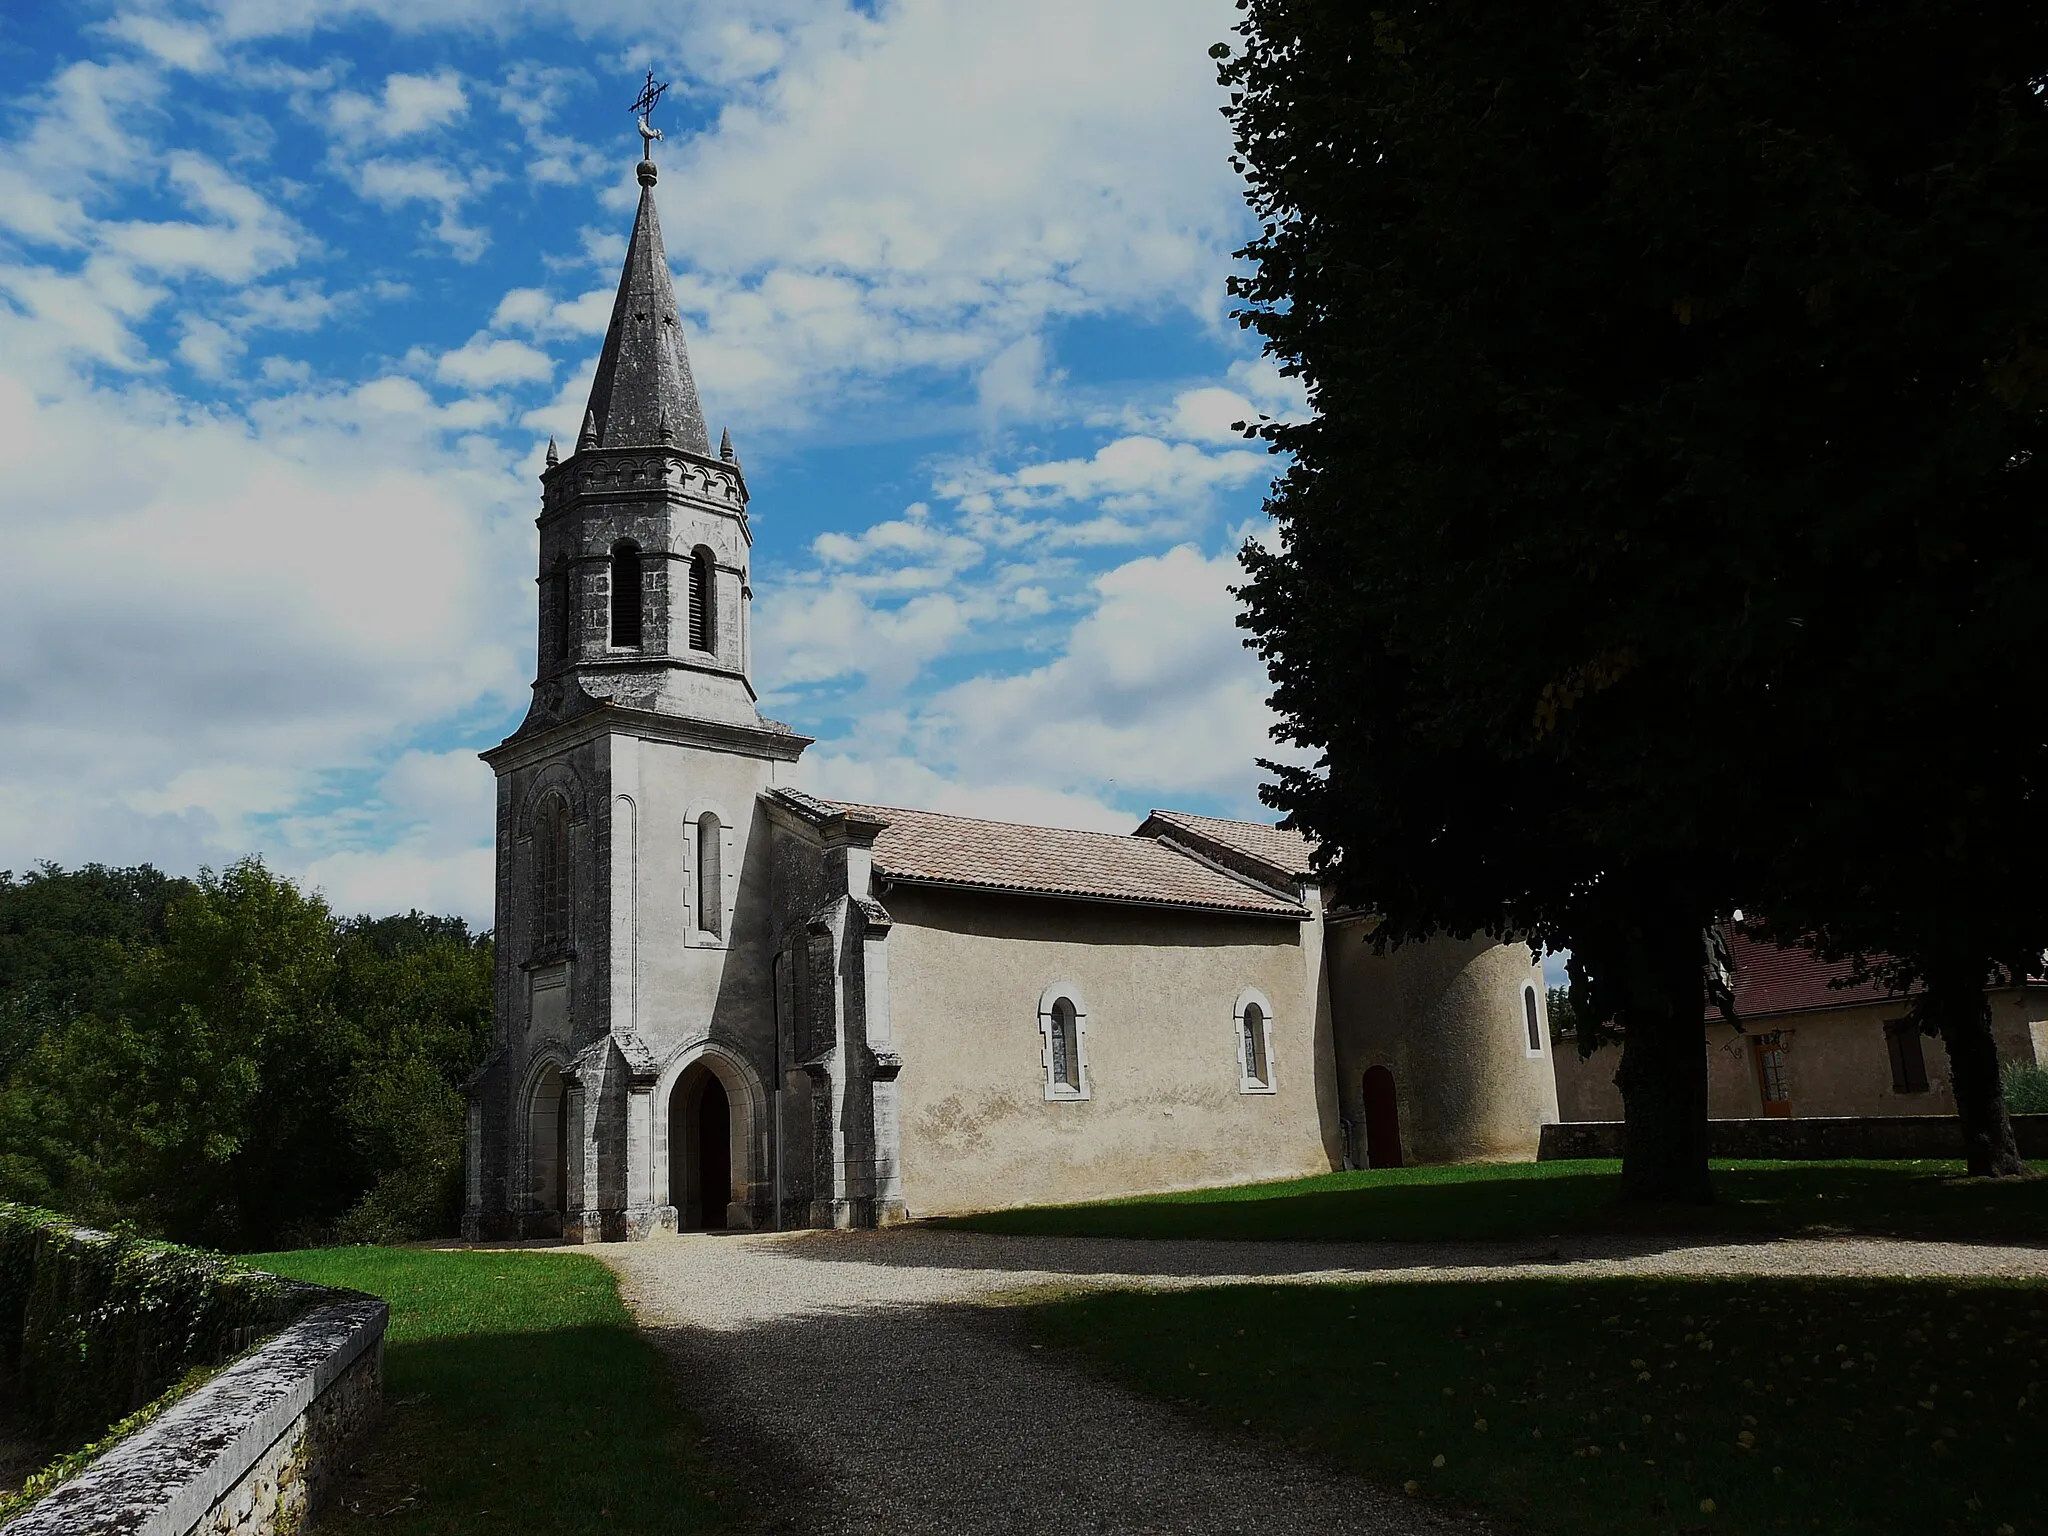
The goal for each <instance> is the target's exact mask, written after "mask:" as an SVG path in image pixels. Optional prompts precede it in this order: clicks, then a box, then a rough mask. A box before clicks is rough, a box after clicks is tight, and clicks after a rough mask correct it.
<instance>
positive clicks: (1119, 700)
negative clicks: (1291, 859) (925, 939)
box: [798, 545, 1291, 831]
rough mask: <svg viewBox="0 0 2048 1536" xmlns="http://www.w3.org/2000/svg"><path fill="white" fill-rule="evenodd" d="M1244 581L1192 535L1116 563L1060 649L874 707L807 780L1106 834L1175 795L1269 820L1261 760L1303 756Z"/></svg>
mask: <svg viewBox="0 0 2048 1536" xmlns="http://www.w3.org/2000/svg"><path fill="white" fill-rule="evenodd" d="M1240 576H1241V572H1240V570H1239V568H1238V565H1237V562H1236V560H1235V559H1234V558H1233V557H1231V556H1228V555H1222V556H1216V557H1205V556H1204V555H1202V554H1201V553H1200V551H1198V550H1197V549H1195V548H1194V547H1193V546H1190V545H1183V546H1179V547H1177V548H1174V549H1171V550H1168V551H1166V552H1165V553H1163V554H1159V555H1147V556H1143V557H1141V558H1139V559H1135V560H1131V561H1128V562H1126V563H1125V564H1123V565H1120V566H1117V567H1116V568H1114V569H1113V570H1110V571H1108V572H1106V573H1104V574H1103V575H1101V576H1100V577H1098V578H1097V579H1096V580H1095V581H1094V583H1093V584H1092V594H1091V595H1092V598H1093V602H1092V604H1091V606H1090V608H1089V611H1088V612H1087V613H1086V614H1085V615H1083V616H1082V617H1081V618H1080V619H1079V621H1078V622H1076V623H1075V624H1074V625H1073V626H1072V628H1071V629H1070V630H1068V631H1067V633H1066V634H1065V635H1064V636H1063V637H1062V642H1061V645H1060V648H1059V651H1058V654H1057V655H1056V656H1054V657H1053V659H1051V660H1049V661H1047V662H1045V663H1044V664H1042V665H1040V666H1037V667H1033V668H1030V669H1029V670H1026V671H1021V672H1004V671H989V672H985V673H982V674H980V675H976V676H972V677H969V678H967V679H965V680H963V681H961V682H957V683H954V684H953V685H951V686H949V687H946V688H944V689H941V690H939V691H937V692H936V693H934V694H932V695H931V696H930V697H929V698H927V699H924V700H922V701H917V702H913V703H910V704H908V705H907V706H905V707H902V708H899V709H894V710H888V709H875V710H870V711H868V712H867V713H865V714H864V715H863V716H862V718H861V721H860V723H859V724H858V725H857V726H856V727H855V728H854V730H853V733H852V735H851V736H850V737H849V738H847V739H844V740H834V741H829V742H826V743H824V744H823V745H822V746H821V747H820V748H819V749H817V750H816V752H815V758H816V760H815V761H807V762H806V763H805V764H803V765H802V766H801V767H800V770H799V774H798V779H799V782H802V783H804V784H807V785H809V786H811V787H814V788H816V789H817V791H818V792H819V793H821V794H832V795H837V796H840V797H843V798H849V799H875V800H880V801H881V802H883V803H885V804H910V805H923V806H929V807H931V808H934V809H939V810H952V811H958V812H961V813H963V814H972V815H989V816H998V817H1005V818H1009V819H1014V820H1021V821H1043V822H1046V823H1049V824H1057V825H1070V826H1084V827H1099V828H1103V829H1105V830H1119V831H1126V830H1129V828H1130V827H1131V826H1132V825H1133V819H1134V811H1133V809H1132V808H1131V807H1133V806H1138V807H1149V806H1151V805H1155V804H1162V803H1170V802H1172V801H1173V800H1174V799H1176V798H1180V799H1183V800H1185V799H1188V798H1193V799H1196V800H1198V801H1200V802H1201V803H1202V804H1203V805H1205V806H1222V807H1224V808H1226V809H1229V810H1231V811H1233V812H1234V813H1236V814H1241V815H1254V816H1256V815H1258V814H1260V812H1259V809H1258V806H1257V800H1256V791H1257V785H1258V782H1259V769H1258V767H1257V759H1258V758H1260V757H1281V758H1285V757H1288V756H1289V755H1291V754H1289V753H1287V752H1285V751H1282V750H1281V749H1279V748H1278V747H1276V745H1275V744H1274V742H1273V741H1272V739H1271V735H1270V728H1271V725H1272V721H1273V716H1272V712H1271V710H1270V709H1269V708H1268V706H1267V704H1266V702H1265V699H1266V694H1267V692H1268V688H1269V683H1268V680H1267V678H1266V675H1265V672H1264V670H1263V668H1262V667H1261V666H1260V664H1259V662H1258V659H1257V658H1256V657H1255V656H1254V655H1252V654H1251V653H1250V652H1249V651H1247V650H1246V649H1245V648H1244V646H1243V643H1242V642H1243V632H1242V631H1241V630H1239V629H1238V628H1237V626H1236V622H1235V621H1236V615H1237V611H1238V609H1237V603H1236V599H1235V598H1234V597H1232V595H1231V594H1230V592H1229V587H1230V585H1231V583H1233V582H1234V581H1236V580H1238V579H1239V578H1240ZM1029 590H1031V589H1028V588H1022V589H1019V593H1018V595H1019V597H1021V596H1022V594H1023V593H1024V592H1025V591H1029ZM1041 596H1042V594H1041ZM863 638H864V639H867V640H868V641H870V642H871V643H875V642H879V643H883V644H886V643H887V641H888V637H886V636H882V635H880V634H878V633H875V632H873V631H869V632H868V633H867V634H866V635H864V636H863Z"/></svg>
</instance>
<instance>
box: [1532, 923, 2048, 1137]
mask: <svg viewBox="0 0 2048 1536" xmlns="http://www.w3.org/2000/svg"><path fill="white" fill-rule="evenodd" d="M1729 952H1730V959H1731V960H1732V961H1733V962H1734V972H1735V1011H1736V1015H1737V1017H1738V1018H1740V1019H1741V1020H1742V1028H1741V1029H1740V1030H1737V1029H1736V1028H1735V1027H1734V1026H1732V1025H1730V1024H1729V1023H1727V1022H1726V1021H1725V1020H1724V1019H1722V1018H1721V1017H1720V1015H1719V1014H1717V1013H1709V1014H1708V1015H1707V1017H1706V1023H1705V1035H1706V1046H1707V1114H1708V1115H1709V1116H1710V1117H1711V1118H1713V1119H1716V1120H1746V1119H1752V1118H1757V1117H1767V1116H1787V1117H1789V1116H1805V1117H1814V1116H1823V1115H1952V1114H1954V1113H1955V1108H1956V1103H1955V1096H1954V1095H1953V1094H1952V1093H1951V1092H1950V1091H1949V1083H1948V1056H1947V1053H1946V1051H1945V1050H1944V1049H1943V1047H1942V1043H1941V1042H1940V1041H1939V1040H1937V1039H1930V1038H1928V1037H1926V1036H1924V1035H1922V1034H1921V1033H1920V1032H1919V1030H1918V1029H1916V1028H1914V1027H1913V1025H1912V1024H1910V1023H1909V1022H1908V1021H1907V1019H1906V1010H1907V1005H1908V1004H1909V1002H1910V1001H1911V997H1910V994H1909V995H1907V996H1894V995H1891V994H1889V993H1887V992H1886V991H1885V989H1884V988H1883V987H1881V986H1878V985H1876V984H1875V983H1871V982H1864V983H1862V984H1860V985H1855V986H1837V985H1835V983H1837V982H1839V981H1841V980H1843V979H1844V978H1845V977H1847V976H1848V975H1849V973H1850V967H1849V965H1848V964H1847V962H1830V961H1826V960H1822V959H1819V958H1818V957H1816V956H1815V955H1813V954H1811V953H1810V952H1808V951H1807V950H1803V949H1780V948H1778V947H1777V946H1776V945H1774V944H1766V943H1763V942H1760V941H1759V940H1757V939H1754V938H1751V937H1749V936H1748V935H1747V934H1744V933H1741V932H1739V931H1738V932H1735V933H1732V934H1731V935H1730V936H1729ZM1990 996H1991V1027H1992V1033H1993V1035H1994V1036H1995V1038H1996V1039H1997V1042H1998V1059H1999V1060H2000V1061H2001V1062H2010V1061H2017V1062H2023V1063H2026V1064H2028V1065H2030V1066H2031V1065H2034V1064H2036V1063H2038V1062H2042V1061H2044V1060H2048V986H2043V985H2040V984H2034V985H2029V986H2023V987H2000V988H1997V989H1995V990H1994V991H1993V992H1992V993H1991V994H1990ZM1620 1063H1621V1048H1620V1046H1619V1045H1616V1044H1609V1045H1607V1046H1604V1047H1602V1048H1601V1049H1600V1050H1597V1051H1595V1052H1594V1053H1593V1054H1592V1055H1591V1056H1589V1057H1581V1056H1580V1055H1579V1054H1578V1049H1577V1045H1576V1043H1575V1042H1573V1041H1570V1040H1563V1041H1560V1042H1559V1043H1558V1047H1557V1102H1558V1108H1559V1110H1560V1111H1561V1113H1562V1117H1563V1118H1564V1119H1566V1120H1619V1119H1620V1118H1621V1091H1620V1090H1619V1089H1618V1088H1616V1087H1615V1086H1614V1069H1615V1068H1616V1067H1617V1066H1619V1065H1620Z"/></svg>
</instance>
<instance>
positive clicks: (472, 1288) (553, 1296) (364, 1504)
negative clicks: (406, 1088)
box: [250, 1248, 740, 1536]
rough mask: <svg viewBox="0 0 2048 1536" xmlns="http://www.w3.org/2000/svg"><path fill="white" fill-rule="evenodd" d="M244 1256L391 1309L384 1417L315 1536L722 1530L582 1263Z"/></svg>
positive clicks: (550, 1257)
mask: <svg viewBox="0 0 2048 1536" xmlns="http://www.w3.org/2000/svg"><path fill="white" fill-rule="evenodd" d="M250 1262H252V1263H254V1264H256V1265H258V1266H259V1267H261V1268H264V1269H268V1270H271V1271H273V1272H275V1273H277V1274H281V1275H290V1276H292V1277H293V1278H295V1279H300V1280H310V1281H314V1282H316V1283H318V1284H321V1285H333V1286H344V1287H348V1288H350V1289H353V1290H359V1291H368V1292H371V1293H372V1294H374V1295H378V1296H382V1297H384V1298H385V1299H386V1300H388V1301H389V1302H390V1303H391V1323H390V1330H389V1332H388V1333H387V1334H386V1336H385V1355H384V1414H383V1417H382V1418H381V1420H380V1421H379V1423H378V1425H377V1428H376V1429H375V1430H374V1431H373V1432H372V1436H371V1440H370V1443H368V1444H367V1445H365V1446H364V1447H363V1448H362V1449H361V1451H360V1453H359V1461H358V1464H357V1470H355V1471H352V1472H351V1474H350V1475H349V1477H348V1478H347V1479H345V1480H344V1482H343V1484H342V1486H341V1488H340V1489H339V1491H338V1496H337V1498H336V1502H335V1503H334V1504H333V1505H331V1506H330V1508H329V1510H328V1512H327V1513H326V1514H325V1515H323V1517H322V1519H321V1521H320V1528H321V1529H322V1530H323V1531H330V1530H331V1531H341V1532H370V1531H376V1532H380V1533H381V1532H390V1533H394V1536H413V1533H417V1536H428V1533H432V1536H470V1533H475V1536H483V1533H486V1532H492V1533H503V1532H529V1531H530V1532H543V1531H544V1532H549V1533H557V1532H559V1533H565V1536H566V1533H575V1532H591V1533H596V1532H607V1533H634V1532H656V1531H659V1532H662V1533H664V1536H668V1533H690V1532H714V1531H729V1530H732V1529H735V1528H736V1526H737V1524H738V1517H739V1514H740V1510H739V1504H740V1500H739V1498H738V1496H737V1495H736V1494H735V1492H734V1490H733V1489H732V1487H731V1486H730V1485H729V1484H726V1483H724V1482H722V1481H721V1480H720V1479H719V1478H717V1477H716V1476H715V1475H714V1474H713V1473H712V1471H711V1470H710V1468H709V1467H708V1466H707V1464H706V1462H705V1460H704V1458H703V1457H702V1456H701V1455H700V1454H699V1453H698V1451H697V1449H696V1446H695V1439H694V1436H693V1434H692V1431H691V1428H690V1426H689V1424H688V1422H687V1421H686V1420H685V1418H684V1417H683V1415H682V1413H681V1411H680V1410H679V1408H678V1407H677V1405H676V1401H675V1395H674V1392H673V1390H672V1388H671V1386H670V1383H669V1381H668V1378H667V1375H666V1373H665V1371H664V1369H663V1366H662V1362H661V1360H660V1359H659V1357H658V1356H657V1355H656V1353H655V1350H654V1347H653V1346H652V1345H651V1344H649V1343H648V1342H647V1341H646V1340H645V1339H644V1338H642V1337H641V1336H640V1335H638V1334H637V1333H635V1332H634V1331H633V1327H632V1323H631V1321H630V1319H629V1318H628V1316H627V1313H626V1309H625V1307H624V1305H623V1304H622V1303H621V1302H620V1300H619V1294H618V1287H617V1285H616V1284H615V1282H614V1281H613V1278H612V1274H611V1272H610V1271H609V1270H607V1269H606V1268H605V1267H604V1266H603V1265H602V1264H600V1263H598V1262H597V1261H596V1260H595V1259H593V1258H591V1257H589V1256H588V1255H587V1254H577V1253H561V1252H548V1251H541V1252H461V1253H437V1252H427V1251H422V1250H419V1249H406V1248H328V1249H310V1250H305V1251H302V1252H296V1253H274V1254H258V1255H252V1256H251V1260H250Z"/></svg>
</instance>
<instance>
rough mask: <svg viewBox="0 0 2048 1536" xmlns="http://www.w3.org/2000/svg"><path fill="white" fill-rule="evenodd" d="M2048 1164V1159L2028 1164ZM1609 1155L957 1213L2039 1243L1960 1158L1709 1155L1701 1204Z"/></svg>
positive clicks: (1058, 1220) (1002, 1224)
mask: <svg viewBox="0 0 2048 1536" xmlns="http://www.w3.org/2000/svg"><path fill="white" fill-rule="evenodd" d="M2034 1166H2035V1168H2036V1169H2037V1171H2040V1172H2043V1173H2048V1164H2040V1163H2037V1164H2035V1165H2034ZM1620 1167H1621V1165H1620V1164H1619V1163H1618V1162H1615V1161H1612V1160H1600V1161H1587V1162H1554V1163H1485V1164H1465V1165H1461V1166H1457V1167H1436V1168H1383V1169H1370V1170H1360V1171H1356V1172H1348V1173H1326V1174H1321V1175H1319V1176H1317V1177H1314V1178H1307V1179H1290V1180H1288V1181H1286V1182H1284V1183H1278V1184H1247V1185H1239V1186H1237V1187H1234V1188H1229V1189H1202V1190H1191V1191H1186V1192H1183V1193H1181V1194H1173V1195H1149V1196H1145V1197H1142V1198H1138V1199H1131V1200H1111V1201H1101V1202H1096V1203H1092V1204H1088V1205H1060V1206H1034V1207H1028V1208H1026V1209H1022V1210H1014V1211H993V1212H990V1213H988V1214H986V1215H980V1216H966V1217H958V1218H955V1219H953V1220H951V1221H949V1222H946V1223H944V1224H945V1225H950V1226H958V1227H965V1228H969V1229H972V1230H975V1231H980V1232H1012V1233H1029V1234H1034V1235H1058V1236H1072V1237H1175V1238H1187V1237H1220V1238H1267V1239H1282V1238H1292V1239H1303V1240H1337V1241H1355V1240H1366V1239H1410V1240H1439V1239H1446V1238H1490V1237H1492V1238H1524V1237H1544V1236H1553V1235H1561V1234H1566V1233H1577V1232H1628V1231H1643V1232H1670V1231H1695V1232H1734V1233H1744V1232H1754V1233H1784V1232H1811V1231H1822V1232H1825V1231H1853V1232H1872V1233H1885V1234H1892V1235H1898V1236H1912V1237H1956V1238H1980V1239H1987V1240H1997V1241H2009V1242H2022V1243H2027V1242H2048V1178H2035V1179H2026V1180H2018V1181H2013V1180H1985V1179H1969V1178H1965V1177H1963V1176H1962V1164H1961V1163H1946V1162H1893V1163H1878V1162H1869V1163H1858V1162H1824V1163H1823V1162H1813V1163H1716V1164H1715V1165H1714V1185H1715V1188H1716V1190H1717V1191H1718V1192H1719V1195H1720V1199H1719V1201H1718V1203H1717V1204H1715V1205H1713V1206H1710V1207H1685V1206H1633V1205H1623V1204H1621V1203H1619V1200H1618V1198H1617V1197H1618V1195H1619V1193H1620V1185H1621V1178H1620Z"/></svg>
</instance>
